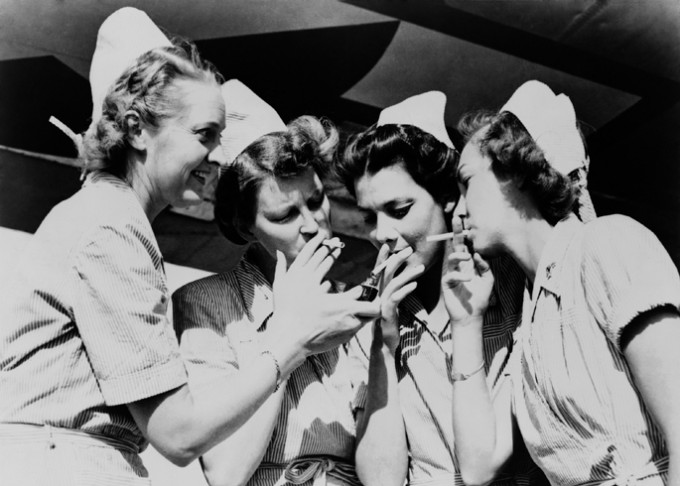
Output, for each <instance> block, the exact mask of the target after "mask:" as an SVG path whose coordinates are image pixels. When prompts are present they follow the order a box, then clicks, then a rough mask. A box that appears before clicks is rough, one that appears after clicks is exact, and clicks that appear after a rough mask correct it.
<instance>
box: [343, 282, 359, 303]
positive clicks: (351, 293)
mask: <svg viewBox="0 0 680 486" xmlns="http://www.w3.org/2000/svg"><path fill="white" fill-rule="evenodd" d="M343 294H344V295H345V296H346V297H349V298H350V299H352V300H356V299H358V298H359V297H360V296H361V294H362V288H361V285H357V286H356V287H352V288H351V289H349V290H346V291H345V292H343Z"/></svg>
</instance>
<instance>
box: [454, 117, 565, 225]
mask: <svg viewBox="0 0 680 486" xmlns="http://www.w3.org/2000/svg"><path fill="white" fill-rule="evenodd" d="M458 131H459V132H460V134H461V135H462V136H463V139H464V141H465V143H466V144H467V143H473V144H475V145H476V146H477V147H478V148H479V150H480V152H481V153H482V154H483V155H485V156H487V157H489V158H490V159H491V168H492V170H493V171H494V173H495V174H496V176H497V177H498V178H499V179H501V180H513V181H514V182H515V183H516V184H517V187H518V188H519V189H520V190H521V191H523V192H525V193H527V194H529V195H530V197H531V198H532V199H533V201H534V202H535V203H536V205H537V207H538V210H539V211H540V213H541V215H542V216H543V217H544V218H545V219H546V220H547V221H548V222H549V223H550V224H551V225H555V224H556V223H557V222H558V221H560V220H561V219H562V218H564V217H565V216H566V215H567V214H569V213H570V212H571V211H574V210H576V209H577V201H578V190H577V188H576V187H575V185H574V184H573V183H572V180H571V177H570V176H568V175H564V174H561V173H560V172H558V171H557V170H555V169H554V168H553V167H552V166H551V165H550V164H549V163H548V161H547V160H546V159H545V155H544V153H543V151H542V150H541V149H540V147H539V146H538V145H537V144H536V142H535V141H534V139H533V138H532V137H531V135H530V134H529V132H528V131H527V130H526V128H524V125H522V122H520V121H519V119H518V118H517V117H516V116H515V115H514V114H512V113H510V112H507V111H504V112H500V113H494V112H490V111H477V112H473V113H468V114H466V115H464V116H463V117H462V118H461V120H460V121H459V123H458Z"/></svg>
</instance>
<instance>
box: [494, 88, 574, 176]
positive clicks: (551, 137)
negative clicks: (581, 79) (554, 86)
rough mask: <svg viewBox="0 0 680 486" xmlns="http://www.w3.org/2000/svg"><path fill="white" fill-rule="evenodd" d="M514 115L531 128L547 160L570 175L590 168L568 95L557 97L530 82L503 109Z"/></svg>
mask: <svg viewBox="0 0 680 486" xmlns="http://www.w3.org/2000/svg"><path fill="white" fill-rule="evenodd" d="M500 111H501V112H503V111H508V112H510V113H512V114H514V115H515V116H516V117H517V118H518V119H519V121H520V122H522V125H524V128H526V129H527V131H528V132H529V134H530V135H531V138H533V139H534V142H536V145H538V146H539V148H540V149H541V150H542V151H543V153H544V155H545V159H546V160H547V161H548V163H550V165H552V166H553V168H555V169H556V170H557V171H558V172H560V173H562V174H564V175H567V174H569V173H570V172H572V171H574V170H576V169H579V168H581V167H586V164H587V162H586V154H585V148H584V146H583V140H582V139H581V135H580V133H579V131H578V128H577V126H576V113H575V112H574V106H573V105H572V103H571V100H570V99H569V97H568V96H566V95H565V94H559V95H555V93H553V91H552V90H551V89H550V88H549V87H548V86H547V85H545V84H544V83H541V82H540V81H535V80H532V81H527V82H526V83H524V84H523V85H522V86H520V87H519V88H517V90H516V91H515V92H514V94H513V95H512V96H511V97H510V99H509V100H508V101H507V103H505V105H504V106H503V107H502V108H501V110H500Z"/></svg>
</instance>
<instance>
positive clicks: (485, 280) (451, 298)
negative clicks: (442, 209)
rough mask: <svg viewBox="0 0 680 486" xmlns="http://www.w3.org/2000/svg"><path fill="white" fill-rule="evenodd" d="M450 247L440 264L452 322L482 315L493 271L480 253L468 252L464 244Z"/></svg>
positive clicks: (488, 296)
mask: <svg viewBox="0 0 680 486" xmlns="http://www.w3.org/2000/svg"><path fill="white" fill-rule="evenodd" d="M447 250H449V251H448V252H447V253H448V256H447V258H446V261H445V262H444V265H443V268H442V293H443V295H444V303H445V304H446V310H447V311H448V313H449V316H450V317H451V322H452V324H453V325H456V324H457V323H458V324H464V323H466V322H469V321H470V320H471V319H477V318H481V317H483V316H484V312H485V311H486V308H487V307H488V305H489V298H490V297H491V291H492V289H493V282H494V278H493V274H492V273H491V269H490V268H489V264H488V263H487V262H486V261H485V260H484V259H483V258H482V256H481V255H480V254H479V253H475V254H474V255H470V254H469V253H468V252H467V251H466V250H465V247H464V246H457V247H455V248H454V246H453V244H452V243H451V242H448V243H447Z"/></svg>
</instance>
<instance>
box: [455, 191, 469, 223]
mask: <svg viewBox="0 0 680 486" xmlns="http://www.w3.org/2000/svg"><path fill="white" fill-rule="evenodd" d="M453 217H454V218H456V217H458V218H461V217H462V218H467V217H468V210H467V203H466V202H465V196H463V195H462V194H461V195H460V197H459V198H458V203H457V204H456V207H455V208H453Z"/></svg>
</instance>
